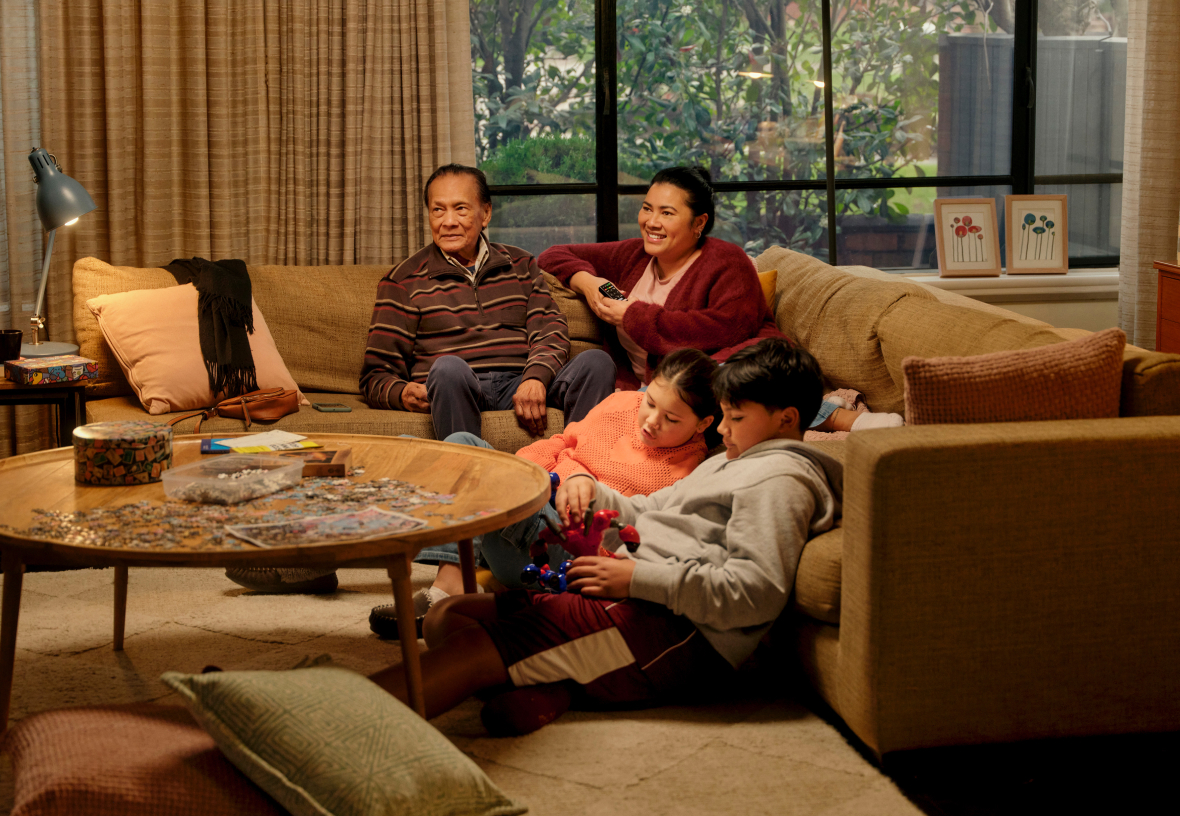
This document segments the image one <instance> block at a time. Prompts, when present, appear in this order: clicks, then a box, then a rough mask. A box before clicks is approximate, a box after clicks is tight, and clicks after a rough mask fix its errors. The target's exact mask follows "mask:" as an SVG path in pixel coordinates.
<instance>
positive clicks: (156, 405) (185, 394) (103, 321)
mask: <svg viewBox="0 0 1180 816" xmlns="http://www.w3.org/2000/svg"><path fill="white" fill-rule="evenodd" d="M253 305H254V333H253V334H252V335H250V352H251V354H253V356H254V368H255V371H256V373H257V375H258V387H259V388H288V389H295V388H297V386H296V385H295V380H293V379H292V378H291V374H290V372H288V371H287V366H286V364H284V363H283V358H282V357H280V356H279V352H278V349H276V348H275V343H274V339H273V338H271V336H270V329H269V328H267V325H266V319H265V318H263V316H262V312H260V311H258V304H257V303H254V304H253ZM86 306H87V307H88V308H89V309H90V311H91V312H92V313H93V314H94V317H95V319H96V320H97V321H98V326H99V328H100V329H101V330H102V335H103V337H105V338H106V341H107V345H109V346H110V347H111V351H113V352H114V354H115V357H116V359H118V361H119V367H120V368H122V369H123V374H124V375H126V377H127V382H129V383H130V384H131V387H132V388H133V389H135V394H136V396H138V397H139V401H140V402H141V403H143V407H144V408H146V409H147V412H148V413H149V414H168V413H172V412H174V411H195V410H197V409H199V408H208V407H209V406H211V405H212V404H213V402H214V400H213V394H212V392H210V390H209V375H208V373H207V372H206V371H205V363H204V360H203V358H202V357H201V341H200V330H199V329H198V326H197V290H196V288H195V287H194V286H193V285H192V284H191V283H186V284H185V285H183V286H169V287H167V288H164V289H140V290H138V291H134V292H120V293H118V294H114V295H99V296H98V297H96V298H91V299H90V300H88V301H86ZM300 401H301V403H302V404H304V405H306V404H307V401H306V400H305V399H303V395H302V394H300Z"/></svg>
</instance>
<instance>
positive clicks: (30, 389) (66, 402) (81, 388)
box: [0, 377, 88, 447]
mask: <svg viewBox="0 0 1180 816" xmlns="http://www.w3.org/2000/svg"><path fill="white" fill-rule="evenodd" d="M87 382H88V381H87V380H77V381H75V382H68V383H51V384H49V385H21V384H20V383H16V382H13V381H12V380H8V379H4V378H3V377H0V404H4V405H56V406H57V444H58V447H65V446H67V445H71V444H73V434H74V428H76V427H78V421H79V420H80V419H82V418H83V417H85V416H86V383H87Z"/></svg>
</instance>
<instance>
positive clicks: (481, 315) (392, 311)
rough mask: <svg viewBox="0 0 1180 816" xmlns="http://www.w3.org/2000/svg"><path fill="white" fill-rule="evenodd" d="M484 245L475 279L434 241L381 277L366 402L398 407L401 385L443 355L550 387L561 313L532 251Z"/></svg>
mask: <svg viewBox="0 0 1180 816" xmlns="http://www.w3.org/2000/svg"><path fill="white" fill-rule="evenodd" d="M487 246H488V251H489V254H488V259H487V261H486V262H485V263H484V264H483V266H482V267H480V269H479V272H478V273H477V274H476V276H475V283H474V284H472V282H471V280H470V279H469V278H468V276H467V274H466V272H465V270H463V269H461V268H459V267H457V266H455V265H453V264H450V263H448V262H447V259H446V257H445V256H444V255H443V254H442V251H441V250H439V248H438V246H437V245H435V244H434V243H431V244H430V245H429V246H427V247H426V248H425V249H422V250H421V251H419V252H417V253H415V254H414V255H412V256H410V257H409V258H407V259H406V260H405V261H403V262H402V263H400V264H399V265H398V266H397V267H396V268H394V270H393V271H392V272H390V273H389V274H388V275H386V276H385V277H384V278H382V279H381V283H379V284H378V285H377V303H376V304H375V305H374V307H373V321H372V323H371V324H370V326H369V343H368V347H367V348H366V349H365V364H364V368H363V369H361V393H362V394H364V396H365V401H366V402H368V403H369V405H371V406H373V407H374V408H392V409H395V410H400V409H401V408H402V402H401V393H402V389H403V388H405V387H406V383H407V382H410V381H413V382H420V383H425V382H426V375H427V373H429V371H430V367H431V366H432V365H433V364H434V361H435V360H437V359H438V358H439V357H442V356H445V355H455V356H457V357H461V358H462V359H463V360H465V361H466V362H467V363H468V365H470V366H471V368H472V370H473V371H475V372H477V373H478V372H485V371H522V372H523V379H537V380H540V381H541V384H542V385H544V386H545V387H546V388H548V387H549V384H550V383H551V382H552V381H553V378H554V377H555V376H556V375H557V372H558V371H559V370H561V367H562V366H563V365H565V362H566V360H567V359H569V349H570V342H569V330H568V327H567V325H566V322H565V316H564V315H562V313H561V311H560V310H559V309H558V308H557V305H556V304H555V303H554V302H553V297H552V295H551V294H550V293H549V285H548V284H546V283H545V278H544V277H543V276H542V274H541V268H540V267H539V266H537V261H536V259H535V258H533V256H532V255H530V254H529V253H527V252H525V251H524V250H523V249H518V248H517V247H513V246H507V245H505V244H493V243H491V242H488V244H487Z"/></svg>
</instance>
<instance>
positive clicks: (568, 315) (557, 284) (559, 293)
mask: <svg viewBox="0 0 1180 816" xmlns="http://www.w3.org/2000/svg"><path fill="white" fill-rule="evenodd" d="M544 274H545V282H546V283H548V284H549V292H550V294H552V295H553V302H554V303H555V304H556V305H557V308H558V309H561V313H562V314H563V315H565V322H566V323H567V324H568V325H569V335H570V341H571V344H572V343H575V342H577V341H582V342H583V343H592V344H594V345H595V346H596V347H598V348H602V326H601V325H600V324H599V322H598V318H597V317H595V316H594V312H592V311H590V307H589V306H587V305H586V301H584V300H582V297H581V296H580V295H579V294H578V293H577V292H575V291H574V290H573V289H569V288H567V287H566V286H565V285H564V284H562V282H561V281H559V280H558V279H557V278H555V277H553V276H552V275H550V274H549V273H548V272H546V273H544ZM571 354H572V352H571Z"/></svg>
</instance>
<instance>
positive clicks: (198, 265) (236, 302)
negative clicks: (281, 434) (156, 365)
mask: <svg viewBox="0 0 1180 816" xmlns="http://www.w3.org/2000/svg"><path fill="white" fill-rule="evenodd" d="M164 268H165V269H167V270H168V271H169V272H171V273H172V276H173V277H174V278H176V282H177V283H179V284H181V285H183V284H186V283H191V284H193V286H194V287H196V290H197V324H198V326H199V329H200V337H201V356H202V357H203V358H204V359H205V370H206V371H208V372H209V390H210V391H212V392H213V399H214V401H216V400H219V399H228V398H229V397H236V396H238V395H239V394H245V393H246V392H248V391H257V390H258V380H257V378H256V376H255V373H254V355H252V354H251V353H250V339H249V337H248V335H250V334H253V333H254V309H253V305H252V301H251V295H250V273H249V272H247V271H246V264H245V262H244V261H238V260H228V261H217V262H216V263H214V262H213V261H207V260H205V259H204V258H193V259H192V260H184V259H177V260H175V261H173V262H172V263H170V264H168V265H167V266H165V267H164Z"/></svg>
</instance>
